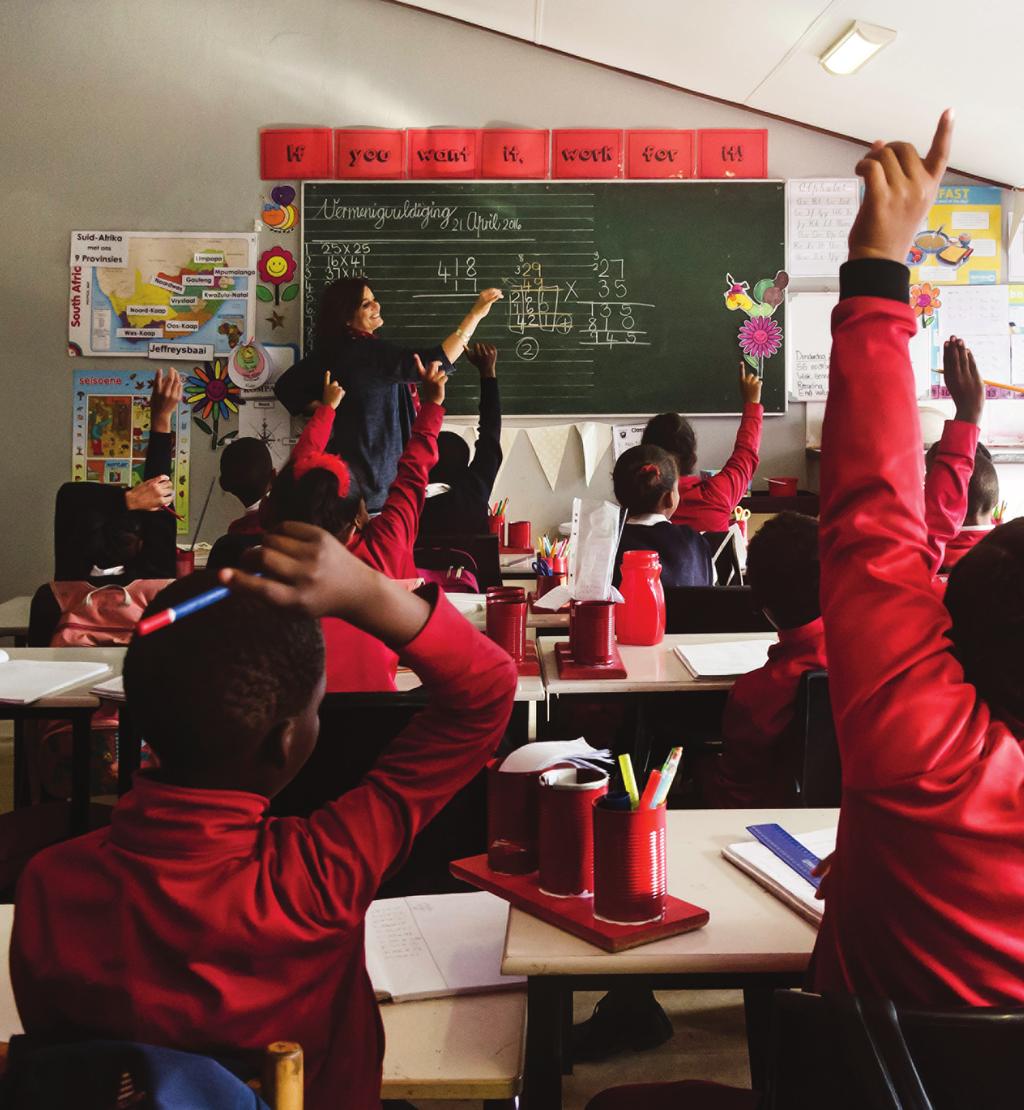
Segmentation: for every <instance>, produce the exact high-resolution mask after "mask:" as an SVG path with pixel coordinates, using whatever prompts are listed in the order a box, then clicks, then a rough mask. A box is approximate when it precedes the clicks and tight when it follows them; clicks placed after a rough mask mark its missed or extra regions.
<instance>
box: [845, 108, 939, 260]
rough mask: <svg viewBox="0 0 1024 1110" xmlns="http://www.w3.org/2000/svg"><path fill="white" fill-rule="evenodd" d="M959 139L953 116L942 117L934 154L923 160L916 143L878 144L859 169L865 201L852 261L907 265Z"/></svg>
mask: <svg viewBox="0 0 1024 1110" xmlns="http://www.w3.org/2000/svg"><path fill="white" fill-rule="evenodd" d="M952 139H953V112H952V109H950V108H947V109H946V110H945V111H944V112H943V113H942V115H941V116H940V117H939V125H938V127H936V129H935V136H934V138H933V139H932V145H931V149H930V150H929V151H928V153H927V154H926V155H925V157H924V159H923V160H922V159H921V157H920V155H919V154H918V153H917V151H916V150H915V149H914V148H913V147H912V146H911V145H910V143H888V144H886V143H883V142H882V141H881V140H876V141H875V142H874V143H872V144H871V149H870V150H869V151H868V152H867V154H865V155H864V157H863V158H862V159H861V160H860V161H859V162H858V163H857V171H856V172H857V174H858V175H859V176H860V177H863V178H864V200H863V201H862V202H861V206H860V211H859V212H858V213H857V218H856V220H854V222H853V227H852V228H851V229H850V260H851V261H853V260H854V259H857V258H888V259H891V260H892V261H893V262H905V261H906V258H907V252H908V251H909V250H910V247H911V244H912V243H913V239H914V236H915V235H916V234H917V232H918V231H919V230H920V228H921V225H922V222H923V221H924V218H925V216H927V214H928V209H929V208H931V206H932V203H933V202H934V200H935V194H936V192H937V190H938V188H939V182H941V181H942V174H943V172H944V171H945V169H946V163H947V162H948V161H949V148H950V144H951V142H952Z"/></svg>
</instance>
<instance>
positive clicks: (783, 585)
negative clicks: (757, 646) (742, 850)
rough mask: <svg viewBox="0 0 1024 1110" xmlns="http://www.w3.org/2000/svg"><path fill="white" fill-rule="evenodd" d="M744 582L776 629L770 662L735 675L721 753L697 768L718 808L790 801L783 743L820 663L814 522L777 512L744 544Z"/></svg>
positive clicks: (707, 797) (790, 773)
mask: <svg viewBox="0 0 1024 1110" xmlns="http://www.w3.org/2000/svg"><path fill="white" fill-rule="evenodd" d="M747 579H748V581H749V583H750V587H751V589H752V591H753V594H754V597H755V599H756V600H757V603H758V604H759V605H760V606H761V608H762V609H763V610H764V612H765V615H766V616H767V617H768V619H769V620H770V621H771V622H772V623H773V624H774V625H775V627H776V628H777V629H778V630H779V642H778V643H777V644H776V645H775V646H774V647H773V648H772V649H771V650H770V651H769V652H768V662H767V663H766V664H765V665H764V666H763V667H760V668H758V669H757V670H756V671H751V672H750V673H749V674H745V675H741V676H740V677H739V678H738V679H737V680H736V683H735V685H734V686H733V688H732V690H731V691H730V692H729V700H728V701H727V702H726V704H725V712H724V714H723V716H722V746H723V751H722V754H721V755H720V756H717V757H716V758H715V759H714V760H713V761H708V762H706V763H705V764H704V765H703V767H702V770H701V776H700V777H701V780H702V783H701V787H702V793H703V795H704V801H705V802H706V803H707V804H708V805H709V806H715V807H720V808H728V807H734V808H739V807H743V806H751V807H766V806H786V805H790V806H791V805H796V804H797V798H796V788H795V783H796V776H795V768H794V766H793V759H792V753H791V751H790V750H789V745H788V743H787V741H788V740H789V737H790V726H791V725H792V723H793V713H794V710H795V708H796V694H797V688H798V686H799V684H800V676H801V675H802V674H803V673H804V672H805V671H813V670H821V669H824V668H825V667H826V665H827V664H826V662H825V629H824V626H823V624H822V620H821V604H820V602H819V599H818V582H819V564H818V522H817V521H816V520H815V519H814V518H813V517H809V516H804V515H802V514H801V513H779V515H778V516H775V517H772V519H771V520H769V521H767V522H766V523H765V524H764V525H763V526H762V528H761V529H760V530H759V531H758V532H757V534H756V535H755V536H754V538H753V539H752V540H751V541H750V547H749V548H748V550H747Z"/></svg>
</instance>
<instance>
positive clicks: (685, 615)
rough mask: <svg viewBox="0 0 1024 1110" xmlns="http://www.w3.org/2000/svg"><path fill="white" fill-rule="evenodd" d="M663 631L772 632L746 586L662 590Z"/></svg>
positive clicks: (688, 587) (681, 587)
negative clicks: (663, 597)
mask: <svg viewBox="0 0 1024 1110" xmlns="http://www.w3.org/2000/svg"><path fill="white" fill-rule="evenodd" d="M665 631H666V632H693V633H698V632H774V631H775V630H774V629H773V628H772V625H771V622H770V621H769V620H768V618H767V617H766V616H765V615H764V613H762V612H761V610H760V608H759V607H758V605H757V603H756V602H755V601H754V598H753V595H752V594H751V592H750V587H749V586H675V587H668V588H667V589H666V590H665Z"/></svg>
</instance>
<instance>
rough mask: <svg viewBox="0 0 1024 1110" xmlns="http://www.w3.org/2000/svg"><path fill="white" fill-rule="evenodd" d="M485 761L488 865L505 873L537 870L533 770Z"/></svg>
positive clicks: (525, 872)
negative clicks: (511, 768)
mask: <svg viewBox="0 0 1024 1110" xmlns="http://www.w3.org/2000/svg"><path fill="white" fill-rule="evenodd" d="M500 766H501V761H500V760H498V759H492V760H491V762H490V763H488V764H487V865H488V867H490V869H491V870H492V871H501V872H504V873H505V874H507V875H527V874H529V873H530V872H531V871H536V870H537V801H538V790H539V783H538V779H539V775H538V773H537V772H536V771H502V770H499V768H500Z"/></svg>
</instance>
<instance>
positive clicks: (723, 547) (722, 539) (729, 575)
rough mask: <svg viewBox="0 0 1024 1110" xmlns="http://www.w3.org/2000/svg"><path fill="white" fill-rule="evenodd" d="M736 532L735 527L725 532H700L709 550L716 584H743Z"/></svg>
mask: <svg viewBox="0 0 1024 1110" xmlns="http://www.w3.org/2000/svg"><path fill="white" fill-rule="evenodd" d="M737 534H738V532H737V530H736V529H735V528H730V529H729V530H728V531H727V532H701V535H702V536H703V537H704V542H705V543H706V544H707V545H708V549H709V550H710V551H711V565H712V568H713V569H714V572H715V582H714V584H715V585H716V586H742V585H743V567H742V565H741V560H740V553H739V549H738V547H737V546H736V537H737Z"/></svg>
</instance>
